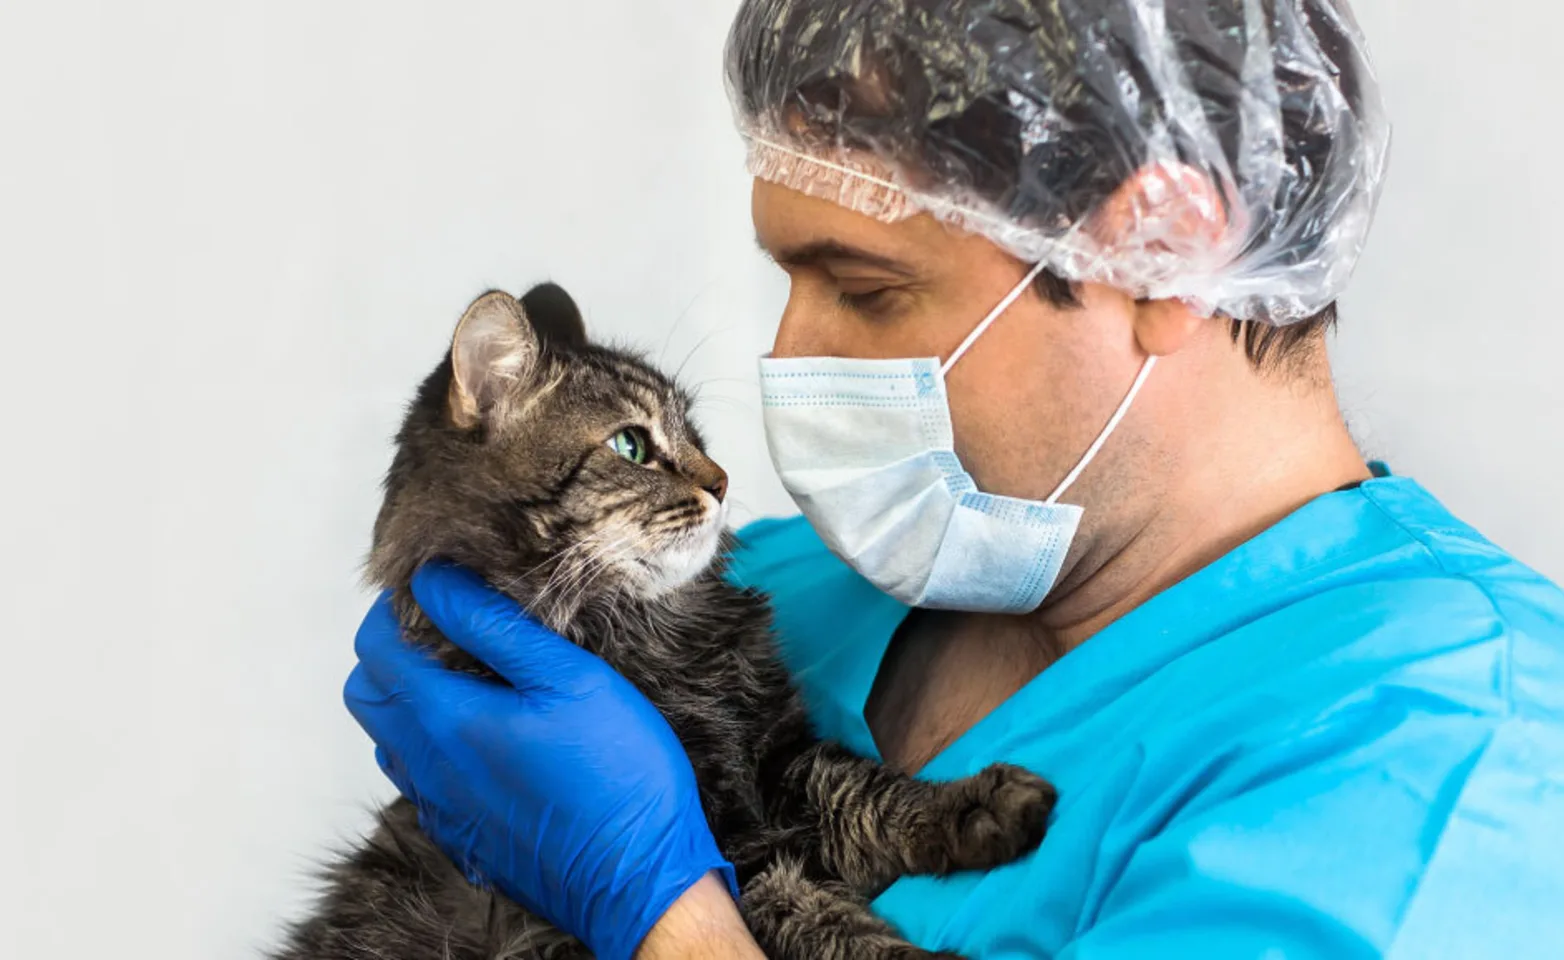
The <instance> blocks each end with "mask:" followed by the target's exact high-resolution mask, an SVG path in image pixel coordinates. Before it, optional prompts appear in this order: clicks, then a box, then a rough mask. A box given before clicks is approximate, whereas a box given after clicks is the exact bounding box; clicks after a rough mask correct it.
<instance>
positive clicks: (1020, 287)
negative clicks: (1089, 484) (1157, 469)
mask: <svg viewBox="0 0 1564 960" xmlns="http://www.w3.org/2000/svg"><path fill="white" fill-rule="evenodd" d="M1045 268H1046V264H1042V263H1039V264H1038V265H1036V266H1035V267H1033V268H1032V269H1031V271H1030V272H1029V273H1027V275H1026V278H1025V279H1023V280H1022V281H1021V282H1020V283H1018V284H1016V287H1015V289H1014V290H1011V291H1010V292H1009V293H1008V294H1006V295H1005V299H1003V300H1001V301H999V306H997V307H995V308H994V309H993V310H992V311H991V312H990V313H989V315H988V316H986V317H984V318H983V322H982V323H980V324H978V325H977V327H976V328H975V329H973V331H972V332H971V333H969V334H967V338H966V339H965V340H963V341H961V346H959V347H957V348H956V352H955V353H952V354H951V355H950V359H949V360H946V361H945V362H944V363H943V364H941V365H940V368H939V372H940V376H942V377H943V376H945V375H946V374H948V373H950V368H951V367H954V366H955V365H956V361H958V360H960V359H961V358H962V357H964V356H966V353H967V351H968V350H971V349H972V345H973V344H974V343H977V341H978V337H981V336H982V335H983V334H984V333H986V332H987V331H988V328H989V327H991V326H993V325H994V321H995V320H998V319H999V318H1000V317H1001V316H1002V315H1003V314H1004V312H1005V311H1006V310H1009V309H1010V307H1011V306H1012V305H1013V304H1014V303H1015V302H1016V301H1017V300H1019V299H1021V294H1023V293H1025V292H1026V290H1027V288H1028V287H1030V286H1031V285H1032V281H1034V280H1036V279H1037V278H1038V276H1039V275H1041V274H1042V272H1043V270H1044V269H1045ZM1156 365H1157V358H1156V356H1155V355H1152V356H1148V357H1147V358H1146V362H1145V363H1143V364H1141V367H1140V373H1139V374H1137V375H1136V377H1135V382H1134V383H1132V384H1130V391H1129V393H1127V394H1125V395H1124V401H1123V402H1122V403H1120V404H1119V409H1117V410H1115V411H1114V412H1113V416H1112V417H1110V418H1109V419H1108V425H1107V426H1106V427H1103V428H1102V433H1100V434H1098V435H1097V439H1096V440H1094V441H1093V442H1092V445H1091V446H1090V447H1088V448H1087V450H1086V455H1085V456H1084V457H1082V458H1081V462H1080V463H1078V464H1076V465H1075V469H1074V470H1071V471H1070V475H1069V476H1067V477H1065V478H1064V482H1063V483H1061V484H1059V487H1058V489H1056V490H1054V492H1053V494H1052V495H1050V496H1049V498H1048V500H1047V501H1046V502H1047V503H1050V504H1053V503H1058V502H1059V498H1060V497H1062V496H1064V493H1065V491H1066V490H1069V489H1070V488H1071V487H1072V486H1074V485H1075V481H1077V480H1079V479H1080V478H1081V474H1083V473H1085V472H1086V468H1087V467H1089V466H1091V462H1092V461H1093V460H1095V459H1096V458H1097V454H1099V453H1101V452H1102V448H1103V445H1104V444H1106V443H1107V442H1108V438H1109V437H1111V436H1113V431H1115V430H1117V429H1119V424H1120V423H1122V422H1123V421H1124V416H1125V414H1127V413H1129V412H1130V406H1131V405H1132V404H1133V403H1134V402H1135V397H1136V396H1137V395H1138V394H1139V393H1140V388H1141V387H1144V386H1145V385H1146V378H1147V377H1149V376H1151V370H1152V368H1153V367H1155V366H1156Z"/></svg>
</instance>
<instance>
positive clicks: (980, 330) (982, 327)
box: [939, 263, 1047, 376]
mask: <svg viewBox="0 0 1564 960" xmlns="http://www.w3.org/2000/svg"><path fill="white" fill-rule="evenodd" d="M1046 266H1047V265H1046V264H1042V263H1039V264H1038V265H1037V266H1035V267H1033V268H1032V272H1031V273H1028V274H1027V275H1026V279H1025V280H1022V281H1021V282H1020V283H1018V284H1016V288H1015V289H1014V290H1012V291H1010V292H1009V293H1007V294H1005V299H1003V300H1001V301H999V306H997V307H995V308H994V309H993V310H992V311H991V312H990V313H989V315H988V316H986V317H984V318H983V322H982V323H980V324H978V325H977V328H976V329H974V330H973V331H972V332H971V333H969V334H967V338H966V339H965V340H963V341H961V346H959V347H957V348H956V352H955V353H953V354H951V355H950V359H949V360H946V361H945V362H944V363H943V364H942V365H941V366H940V368H939V372H940V376H944V375H945V374H947V373H950V368H951V367H954V366H955V365H956V361H957V360H960V359H961V358H962V357H963V356H965V355H966V353H967V351H968V350H971V349H972V345H973V344H974V343H977V341H978V337H981V336H982V335H983V334H984V333H986V332H987V331H988V328H989V327H991V326H993V325H994V321H995V320H998V319H999V318H1000V316H1001V315H1002V314H1004V312H1005V311H1006V310H1009V309H1010V306H1011V304H1013V303H1015V302H1016V301H1017V300H1019V299H1021V294H1023V293H1025V292H1026V290H1027V288H1028V287H1030V286H1031V285H1032V281H1033V280H1036V279H1037V278H1038V276H1040V275H1041V274H1042V272H1043V270H1044V269H1045V268H1046Z"/></svg>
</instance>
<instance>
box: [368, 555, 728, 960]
mask: <svg viewBox="0 0 1564 960" xmlns="http://www.w3.org/2000/svg"><path fill="white" fill-rule="evenodd" d="M413 595H414V596H415V597H416V598H417V600H418V604H419V606H420V607H422V608H423V611H424V613H426V614H427V615H428V616H429V618H430V619H431V620H433V621H434V623H435V625H436V626H437V627H439V628H440V631H441V632H442V633H443V634H445V636H446V637H448V638H450V639H451V640H452V641H453V642H455V643H456V644H457V645H459V646H461V647H462V648H463V649H465V650H467V651H468V652H469V653H472V654H473V655H475V656H477V657H478V658H479V659H480V660H482V661H483V662H485V663H487V664H488V665H489V666H490V667H492V668H493V669H494V671H495V672H496V673H498V674H500V675H501V676H502V677H504V678H505V679H506V680H507V681H508V683H500V682H496V681H487V680H483V679H480V678H477V677H473V676H470V675H466V674H459V673H454V672H452V671H449V670H446V669H444V668H443V667H441V666H440V665H439V664H438V663H436V662H435V661H434V660H433V659H431V658H429V657H428V656H426V655H424V654H423V653H421V652H419V651H417V650H415V649H413V648H411V647H409V646H407V645H406V644H404V643H403V642H402V639H401V635H400V629H399V627H398V624H397V622H396V618H395V616H394V614H393V613H392V612H391V608H390V604H389V602H388V601H387V600H386V598H384V597H382V598H381V599H380V601H379V602H377V603H376V604H375V606H374V607H373V609H371V610H370V612H369V616H368V617H367V618H366V619H365V621H364V625H363V626H362V627H361V628H360V629H359V633H358V639H357V644H356V646H357V650H358V656H359V661H360V663H359V666H358V667H357V668H356V669H355V670H354V671H353V674H352V676H351V677H349V678H348V683H347V688H346V690H345V698H346V700H347V705H348V709H349V710H350V711H351V712H352V714H353V716H354V717H355V718H356V719H357V720H358V722H359V723H360V724H361V725H362V726H363V727H364V729H365V730H366V731H367V732H368V733H369V735H370V736H371V737H372V738H373V739H374V740H375V742H376V743H377V744H378V745H379V750H377V757H379V759H380V762H381V767H382V769H384V770H385V771H386V775H387V776H389V777H390V778H391V780H392V782H393V783H395V784H396V786H397V789H399V790H401V791H402V793H403V795H405V796H406V797H407V798H408V799H410V800H412V801H413V802H414V803H416V804H417V805H418V809H419V814H420V822H421V823H422V825H423V828H424V830H425V831H427V832H428V833H429V835H430V836H431V837H432V838H433V839H434V841H435V842H436V843H437V844H439V846H440V847H441V849H443V850H444V851H445V852H446V853H447V854H448V855H449V856H450V857H451V859H452V860H453V861H455V862H456V863H457V864H458V866H460V867H462V868H463V869H464V870H465V871H467V873H468V875H469V876H470V877H474V879H477V878H482V879H484V880H487V881H488V882H490V883H492V884H493V885H494V886H495V887H497V888H498V889H499V890H501V891H502V892H504V893H505V894H506V895H507V896H509V897H510V898H511V899H513V900H515V901H516V902H517V903H520V904H521V905H522V906H524V907H526V908H527V909H529V910H531V911H532V912H533V913H536V914H538V915H539V916H541V917H543V918H544V919H546V920H548V921H549V922H550V923H553V924H554V925H555V926H556V927H558V928H560V929H562V930H565V931H567V932H569V933H571V934H574V935H575V936H576V937H578V938H579V939H580V940H581V941H582V942H584V943H585V944H586V945H587V946H588V947H589V948H591V950H592V952H593V953H594V954H596V955H597V956H598V957H599V958H601V960H629V958H630V957H631V955H632V954H633V953H634V952H635V951H636V949H637V948H638V947H639V946H640V943H641V941H642V940H643V939H644V938H645V936H646V934H647V932H648V931H649V930H650V929H651V928H652V926H653V924H655V923H656V922H657V920H658V919H659V918H660V917H661V916H662V915H663V913H664V912H665V911H666V910H667V909H668V907H669V906H670V905H672V903H673V902H674V901H675V900H676V899H678V898H679V896H680V895H681V894H683V893H684V891H685V890H687V889H689V887H690V886H692V885H693V884H694V883H695V882H696V881H697V880H699V879H701V878H702V877H703V876H705V875H706V874H707V873H709V872H711V871H713V870H717V871H721V872H722V873H723V874H724V875H725V877H726V879H727V880H728V883H729V886H730V888H731V887H732V886H733V883H734V880H733V868H732V867H731V866H729V865H728V864H727V863H726V862H725V861H724V860H723V858H722V855H721V854H720V853H719V852H718V850H717V845H716V842H715V841H714V840H713V839H712V835H711V832H710V830H709V829H708V827H707V823H706V818H705V815H704V813H703V812H702V810H701V802H700V794H699V792H698V790H697V789H696V785H695V774H694V771H693V770H692V769H691V767H690V762H689V759H688V757H686V756H685V753H684V748H683V746H681V745H680V743H679V740H678V738H677V737H675V736H674V734H673V731H672V730H671V729H670V728H669V726H668V723H667V721H666V720H664V719H663V716H662V714H660V713H658V712H657V709H656V708H655V707H653V706H652V704H651V703H650V702H649V701H648V700H647V699H646V698H645V697H644V696H642V695H641V693H640V691H639V690H637V689H636V688H635V687H634V686H633V685H631V683H630V682H629V681H627V680H625V679H624V678H623V677H621V676H620V675H619V674H618V673H616V672H615V671H614V670H613V669H612V668H610V667H609V666H608V664H606V663H604V662H603V661H602V660H600V659H598V658H597V657H595V656H593V655H592V654H590V653H587V652H586V651H585V650H583V649H581V648H580V647H578V646H576V645H575V644H573V643H570V642H569V641H567V640H564V639H562V638H561V637H559V636H557V635H555V634H554V633H551V632H550V631H548V630H546V629H545V628H543V627H542V626H540V625H538V624H537V623H535V622H534V621H532V620H530V619H528V618H527V617H526V615H525V614H524V613H522V611H521V610H520V608H518V607H517V606H516V605H515V604H514V603H512V602H511V601H510V600H509V599H508V598H505V597H503V596H501V595H500V594H498V593H495V592H494V591H492V590H491V589H489V588H488V587H487V586H486V585H485V584H484V583H483V582H482V581H481V580H479V579H478V578H477V577H475V576H473V575H472V574H470V573H467V572H465V571H463V570H459V569H456V568H452V567H446V566H431V567H427V568H425V569H424V570H421V571H420V572H419V573H418V575H417V576H415V577H414V578H413Z"/></svg>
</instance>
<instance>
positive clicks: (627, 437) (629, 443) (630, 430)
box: [608, 427, 652, 464]
mask: <svg viewBox="0 0 1564 960" xmlns="http://www.w3.org/2000/svg"><path fill="white" fill-rule="evenodd" d="M608 448H609V449H610V450H612V451H614V452H615V453H617V454H619V455H620V456H621V457H624V458H625V459H626V460H628V461H630V462H631V463H638V464H645V463H646V462H647V461H649V460H651V459H652V438H651V437H649V436H647V435H646V431H645V430H642V429H641V428H640V427H625V428H624V429H623V430H621V431H619V432H618V433H616V434H614V435H613V436H612V437H609V438H608Z"/></svg>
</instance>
